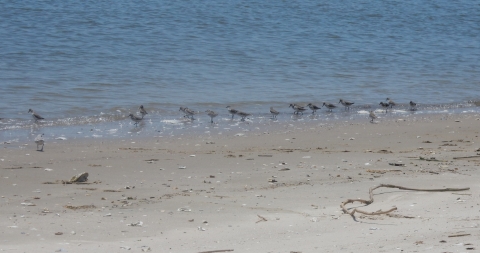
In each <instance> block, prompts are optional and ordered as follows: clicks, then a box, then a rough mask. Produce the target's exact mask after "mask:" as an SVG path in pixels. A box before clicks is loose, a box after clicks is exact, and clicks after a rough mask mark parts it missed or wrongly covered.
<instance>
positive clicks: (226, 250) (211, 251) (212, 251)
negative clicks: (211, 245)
mask: <svg viewBox="0 0 480 253" xmlns="http://www.w3.org/2000/svg"><path fill="white" fill-rule="evenodd" d="M229 251H233V249H220V250H209V251H202V252H198V253H216V252H229Z"/></svg>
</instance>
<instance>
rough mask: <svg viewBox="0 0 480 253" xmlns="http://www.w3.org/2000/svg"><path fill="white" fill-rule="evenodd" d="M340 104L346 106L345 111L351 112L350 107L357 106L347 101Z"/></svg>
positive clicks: (341, 101)
mask: <svg viewBox="0 0 480 253" xmlns="http://www.w3.org/2000/svg"><path fill="white" fill-rule="evenodd" d="M338 103H339V104H342V105H343V106H345V110H350V106H351V105H353V104H355V103H353V102H350V101H345V100H343V99H340V101H339V102H338Z"/></svg>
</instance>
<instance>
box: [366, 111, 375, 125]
mask: <svg viewBox="0 0 480 253" xmlns="http://www.w3.org/2000/svg"><path fill="white" fill-rule="evenodd" d="M368 116H369V117H370V122H372V123H373V120H374V119H376V118H377V115H375V113H374V112H373V111H370V115H368Z"/></svg>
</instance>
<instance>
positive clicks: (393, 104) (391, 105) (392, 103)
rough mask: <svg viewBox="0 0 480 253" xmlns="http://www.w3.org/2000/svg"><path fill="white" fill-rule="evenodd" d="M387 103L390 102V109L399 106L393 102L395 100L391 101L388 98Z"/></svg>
mask: <svg viewBox="0 0 480 253" xmlns="http://www.w3.org/2000/svg"><path fill="white" fill-rule="evenodd" d="M386 100H387V102H388V105H389V106H390V108H393V107H394V106H395V105H397V104H396V103H395V102H393V100H391V99H390V98H387V99H386Z"/></svg>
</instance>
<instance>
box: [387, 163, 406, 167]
mask: <svg viewBox="0 0 480 253" xmlns="http://www.w3.org/2000/svg"><path fill="white" fill-rule="evenodd" d="M388 164H389V165H392V166H400V167H405V164H404V163H401V162H398V163H388Z"/></svg>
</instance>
